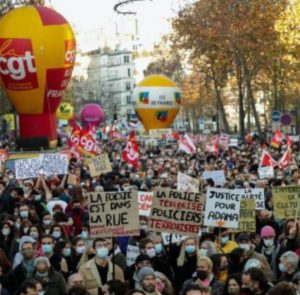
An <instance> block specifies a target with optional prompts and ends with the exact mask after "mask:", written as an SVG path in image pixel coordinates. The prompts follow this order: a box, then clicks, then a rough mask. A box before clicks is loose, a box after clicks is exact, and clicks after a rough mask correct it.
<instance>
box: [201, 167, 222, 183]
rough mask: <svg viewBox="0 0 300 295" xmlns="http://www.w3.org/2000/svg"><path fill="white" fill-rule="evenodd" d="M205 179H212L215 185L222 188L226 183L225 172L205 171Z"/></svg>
mask: <svg viewBox="0 0 300 295" xmlns="http://www.w3.org/2000/svg"><path fill="white" fill-rule="evenodd" d="M203 178H204V179H205V180H206V179H209V178H211V179H212V180H213V181H214V183H215V185H221V186H222V185H224V183H225V182H226V179H225V173H224V170H215V171H204V172H203Z"/></svg>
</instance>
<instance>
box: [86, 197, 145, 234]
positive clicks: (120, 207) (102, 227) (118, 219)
mask: <svg viewBox="0 0 300 295" xmlns="http://www.w3.org/2000/svg"><path fill="white" fill-rule="evenodd" d="M88 205H89V216H90V234H91V238H96V237H119V236H136V235H139V233H140V226H139V215H138V202H137V192H136V191H132V192H129V191H128V192H101V193H100V192H99V193H88Z"/></svg>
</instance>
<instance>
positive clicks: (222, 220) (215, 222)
mask: <svg viewBox="0 0 300 295" xmlns="http://www.w3.org/2000/svg"><path fill="white" fill-rule="evenodd" d="M240 200H241V195H240V194H238V193H237V192H235V190H229V189H218V188H209V189H208V191H207V194H206V206H205V218H204V225H206V226H215V227H217V226H219V225H220V224H222V227H225V228H238V226H239V215H240Z"/></svg>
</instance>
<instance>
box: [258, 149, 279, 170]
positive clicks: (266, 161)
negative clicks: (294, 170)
mask: <svg viewBox="0 0 300 295" xmlns="http://www.w3.org/2000/svg"><path fill="white" fill-rule="evenodd" d="M276 164H277V161H276V160H274V159H273V158H272V156H271V155H270V153H269V152H268V151H266V150H264V151H263V153H262V156H261V158H260V163H259V167H264V166H272V167H274V166H275V165H276Z"/></svg>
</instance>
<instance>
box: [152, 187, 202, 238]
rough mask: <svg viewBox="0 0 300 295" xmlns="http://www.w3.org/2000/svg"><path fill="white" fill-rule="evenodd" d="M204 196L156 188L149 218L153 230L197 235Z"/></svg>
mask: <svg viewBox="0 0 300 295" xmlns="http://www.w3.org/2000/svg"><path fill="white" fill-rule="evenodd" d="M204 202H205V197H203V196H201V194H199V193H192V192H179V191H175V190H171V189H165V188H156V189H155V190H154V196H153V204H152V208H151V214H150V219H149V225H150V228H151V229H152V230H153V231H158V232H162V231H163V232H168V233H172V234H173V233H174V234H180V235H185V236H198V232H199V229H200V224H201V220H202V211H203V208H204Z"/></svg>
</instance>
